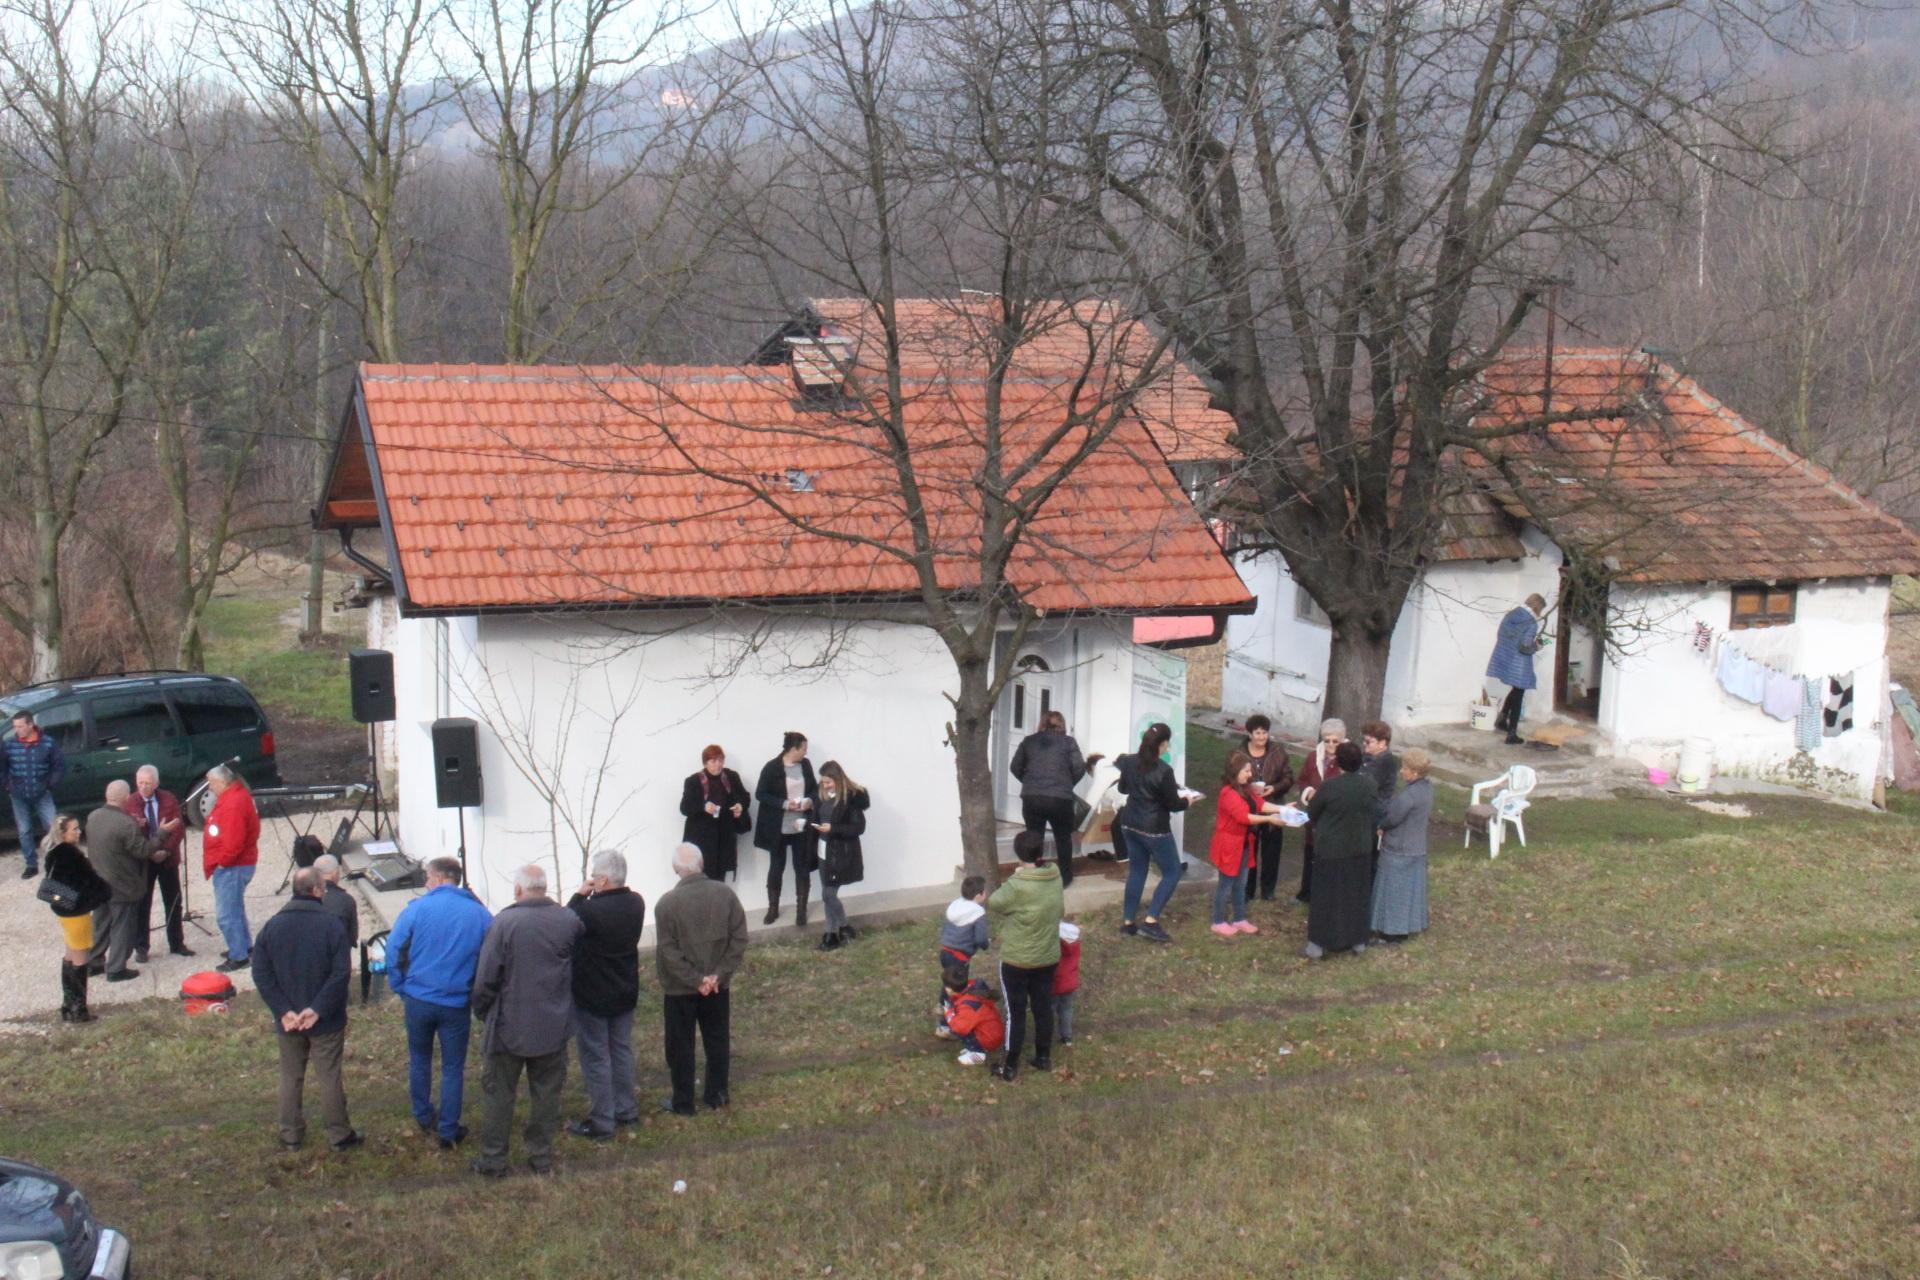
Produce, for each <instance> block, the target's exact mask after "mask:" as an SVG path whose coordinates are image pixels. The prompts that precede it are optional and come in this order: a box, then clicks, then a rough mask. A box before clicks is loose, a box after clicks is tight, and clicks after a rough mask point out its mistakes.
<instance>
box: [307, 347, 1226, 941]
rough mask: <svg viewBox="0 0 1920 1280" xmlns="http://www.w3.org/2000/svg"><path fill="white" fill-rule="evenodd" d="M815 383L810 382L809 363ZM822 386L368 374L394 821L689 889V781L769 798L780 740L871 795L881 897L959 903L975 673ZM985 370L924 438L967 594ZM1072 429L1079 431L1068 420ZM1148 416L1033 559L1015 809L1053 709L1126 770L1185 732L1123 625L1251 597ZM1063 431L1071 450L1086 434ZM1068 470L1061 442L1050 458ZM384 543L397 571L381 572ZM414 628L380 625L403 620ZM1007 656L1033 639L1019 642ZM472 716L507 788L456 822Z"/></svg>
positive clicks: (760, 876) (930, 491)
mask: <svg viewBox="0 0 1920 1280" xmlns="http://www.w3.org/2000/svg"><path fill="white" fill-rule="evenodd" d="M790 373H791V375H792V376H791V377H790ZM808 376H809V371H808V370H806V369H803V368H796V369H794V370H791V371H790V370H789V369H787V368H780V367H754V366H748V367H744V368H713V369H705V368H509V367H477V366H463V367H442V366H404V365H388V366H376V365H369V366H365V367H363V368H362V369H361V370H360V374H359V377H358V378H357V380H356V382H355V385H354V389H353V393H352V397H351V401H350V404H349V406H348V411H347V413H346V417H345V422H344V425H343V429H342V434H341V437H340V443H339V446H338V449H337V452H336V457H335V463H334V466H333V471H332V476H331V478H330V481H329V484H328V488H327V491H326V494H325V495H324V498H323V502H322V505H321V509H320V512H319V517H318V518H319V522H320V524H321V526H322V527H326V528H334V529H339V530H342V531H343V532H344V533H346V534H348V535H349V536H350V535H351V534H352V533H353V532H354V531H356V530H360V531H364V532H365V534H366V537H363V538H362V540H361V543H360V544H359V545H358V546H357V548H356V554H357V555H359V556H360V557H361V558H362V561H363V563H364V564H366V565H368V566H369V567H370V570H377V571H379V572H381V573H384V574H385V575H386V576H387V577H388V578H389V579H390V583H391V592H390V595H388V596H387V597H386V600H385V601H384V602H377V603H376V605H375V610H376V614H380V615H384V621H378V620H377V621H376V622H375V623H373V624H370V629H374V628H377V629H378V630H379V631H380V633H381V634H383V635H385V636H387V637H388V638H389V641H390V645H389V647H390V648H391V649H392V651H393V653H394V657H395V686H396V691H397V694H398V703H399V714H398V719H397V721H396V723H395V725H394V726H393V735H392V736H393V739H394V743H395V752H396V755H397V764H398V768H397V773H398V799H399V809H400V817H399V830H400V833H401V839H402V842H403V845H404V847H405V848H406V849H407V850H408V851H409V852H410V853H412V854H414V855H415V856H420V857H424V856H431V855H433V854H435V853H441V852H452V851H453V850H455V849H456V848H457V847H458V845H459V841H460V831H461V819H462V817H464V823H465V826H464V829H465V841H466V850H467V853H468V856H469V865H470V868H471V870H472V878H473V881H474V883H475V887H476V889H477V890H478V891H479V892H481V893H482V895H483V896H484V897H486V898H487V899H488V900H489V901H490V902H492V903H494V904H495V905H498V904H500V903H502V902H504V901H506V900H507V899H508V898H509V897H510V896H511V885H510V881H509V875H510V873H511V870H512V868H514V867H515V866H517V865H520V864H521V863H524V862H526V861H529V860H539V861H542V862H545V863H547V864H548V865H549V866H550V867H556V868H557V871H558V877H557V878H558V881H559V887H560V888H561V890H562V891H563V892H564V891H567V890H570V889H571V887H572V886H573V885H574V884H577V883H578V882H579V880H580V878H581V874H582V869H583V853H584V851H585V850H588V849H592V848H598V847H602V846H607V845H614V846H619V847H623V848H625V849H626V850H628V851H629V863H630V866H631V868H632V877H631V878H632V881H633V883H634V884H635V887H636V888H638V889H639V890H640V891H641V892H642V893H645V894H647V895H649V896H655V895H657V894H659V893H661V892H663V891H664V890H665V889H666V888H667V887H669V881H670V879H671V877H670V874H669V872H668V869H667V856H666V855H667V853H668V851H669V850H670V849H671V848H672V846H673V845H674V844H676V843H677V842H678V841H679V839H680V836H681V823H682V819H681V815H680V814H679V812H678V810H677V805H678V802H679V796H680V787H681V783H682V780H683V779H684V778H686V777H687V776H688V775H690V774H692V773H693V772H695V771H696V770H697V769H698V768H699V765H700V755H701V749H702V748H703V747H704V746H705V745H707V744H708V743H718V744H719V745H721V746H722V747H723V748H725V750H726V751H727V754H728V764H729V766H730V767H732V768H735V769H737V770H738V771H739V772H740V773H741V775H742V777H743V779H744V780H745V781H746V783H747V785H748V786H749V787H750V788H751V787H752V785H753V782H754V779H755V777H756V776H757V773H758V771H759V769H760V767H761V765H762V764H763V763H764V762H765V761H766V760H768V759H769V758H771V757H773V756H775V755H777V754H778V752H779V748H780V739H781V735H782V733H783V732H784V731H786V730H789V729H796V730H799V731H801V732H804V733H806V734H807V735H808V737H809V740H810V745H811V752H810V755H811V758H812V759H813V761H814V762H815V764H816V766H817V765H818V764H819V763H821V762H823V761H825V760H828V759H837V760H839V761H840V762H841V763H842V764H843V765H844V767H845V768H846V769H847V771H848V772H849V773H850V774H851V775H852V776H853V777H854V778H855V779H856V780H858V781H860V782H861V783H863V784H864V785H866V786H867V787H868V788H869V790H870V792H871V794H872V796H873V806H872V809H871V811H870V814H869V828H868V832H867V836H866V839H865V842H864V843H865V849H866V866H867V878H866V880H865V882H864V883H862V884H861V885H859V886H858V887H857V889H851V890H849V891H848V895H847V896H848V898H849V901H850V902H851V901H853V900H854V899H855V898H856V897H857V895H858V894H860V893H874V892H880V891H885V890H890V889H908V888H924V887H932V886H944V885H947V884H950V883H951V882H952V881H953V879H954V877H955V875H956V873H957V870H958V867H959V865H960V862H961V850H960V836H959V816H960V815H959V800H958V793H957V789H956V786H955V780H954V776H955V771H954V755H953V752H952V750H951V749H950V748H949V746H948V745H947V742H946V735H947V725H948V723H949V721H951V719H952V718H953V709H952V707H951V705H950V704H949V702H948V694H949V693H951V692H953V691H954V688H955V668H954V666H953V663H952V660H951V658H950V656H949V654H948V652H947V650H946V648H945V647H944V646H943V644H942V643H941V641H940V640H939V639H938V637H937V636H936V635H935V634H934V633H933V632H932V631H931V630H929V629H928V627H927V626H926V625H924V623H925V617H926V611H925V609H924V607H923V606H922V605H920V604H918V603H917V599H916V582H917V578H916V572H917V570H916V566H915V564H914V563H912V562H911V561H908V560H902V559H900V558H899V557H897V556H896V555H894V554H892V549H893V548H896V547H899V546H904V545H910V533H909V530H908V520H907V509H906V504H905V501H904V499H903V498H902V496H901V493H900V486H899V484H898V481H897V477H896V476H895V474H894V472H893V471H892V464H891V463H890V462H889V460H888V458H889V455H888V446H887V442H886V441H885V440H884V439H882V438H881V437H880V436H879V435H877V434H876V433H875V431H874V429H873V428H872V426H871V425H870V424H869V423H868V422H866V421H864V420H863V419H862V415H861V413H860V412H853V411H848V412H842V406H841V403H840V398H841V396H842V395H844V394H845V389H844V388H842V389H841V390H839V391H837V392H831V393H829V394H827V395H824V396H821V395H816V394H815V392H814V391H813V390H811V389H810V387H809V385H808V381H807V379H808ZM1068 385H1069V384H1067V383H1065V382H1063V381H1062V380H1059V379H1046V378H1038V377H1036V378H1034V379H1033V380H1032V381H1030V382H1023V383H1021V384H1020V385H1019V386H1017V387H1014V388H1010V389H1009V391H1008V392H1007V394H1006V396H1005V399H1004V403H1003V414H1002V417H1001V419H1000V428H1001V432H1002V435H1003V436H1004V437H1005V438H1006V439H1007V441H1008V446H1007V447H1008V450H1009V456H1014V455H1015V454H1017V451H1018V450H1019V449H1020V448H1021V447H1022V444H1023V442H1031V441H1033V440H1034V439H1037V438H1038V433H1040V432H1042V431H1052V430H1057V429H1058V428H1059V426H1060V424H1061V423H1062V422H1064V421H1068V420H1069V415H1070V414H1071V412H1072V408H1071V406H1069V405H1068V404H1066V402H1065V401H1064V400H1063V399H1062V397H1063V396H1066V395H1069V394H1071V393H1070V392H1068V391H1067V390H1066V387H1067V386H1068ZM984 412H985V410H984V408H983V399H982V390H981V387H980V386H979V384H978V381H977V379H976V380H973V381H968V380H965V379H961V378H955V377H947V376H925V377H923V378H921V379H918V380H916V381H914V382H912V383H910V384H909V385H908V387H907V388H906V389H905V400H904V402H903V412H902V418H901V420H902V422H903V424H904V431H905V434H906V437H907V439H908V442H909V447H910V449H911V451H912V453H913V456H914V459H915V462H916V473H917V475H918V476H919V477H920V479H921V483H922V494H921V501H923V502H924V503H926V505H927V507H928V508H929V509H930V511H931V513H932V522H933V526H934V528H935V531H936V535H937V545H936V546H935V547H934V550H933V554H932V555H931V556H930V560H929V562H930V563H931V564H932V566H933V572H934V573H935V574H936V575H937V576H938V578H939V579H940V581H941V583H942V585H943V586H946V587H949V588H952V589H954V590H956V591H957V592H958V593H959V597H960V599H961V601H962V607H964V600H965V596H966V592H967V590H968V588H969V587H970V585H971V584H972V583H974V582H977V579H978V572H979V570H978V557H977V548H978V541H979V533H978V529H979V490H978V486H977V480H976V476H977V473H978V468H979V465H980V461H981V457H982V454H981V445H980V443H979V441H980V435H981V433H980V431H979V427H980V422H981V416H982V414H983V413H984ZM1081 429H1082V428H1075V429H1074V430H1075V431H1078V430H1081ZM1148 432H1149V428H1148V426H1147V424H1146V423H1144V422H1143V421H1142V420H1140V419H1139V418H1138V417H1137V416H1129V417H1127V418H1126V419H1125V420H1123V421H1122V422H1121V424H1120V425H1119V427H1118V428H1117V429H1116V430H1115V431H1114V434H1113V435H1112V436H1111V437H1110V438H1109V439H1108V440H1107V441H1106V442H1105V443H1103V444H1100V445H1098V446H1097V447H1095V449H1094V450H1093V452H1092V454H1091V456H1090V457H1088V459H1087V460H1086V461H1085V462H1084V463H1082V464H1081V465H1080V466H1079V467H1078V468H1077V469H1075V470H1073V471H1072V472H1071V474H1070V475H1069V476H1068V477H1067V479H1066V480H1065V482H1064V483H1063V484H1062V485H1061V486H1060V488H1059V489H1058V491H1057V492H1055V493H1054V494H1053V495H1052V497H1051V498H1050V499H1049V500H1048V501H1047V502H1046V504H1045V505H1044V506H1043V508H1042V513H1041V516H1040V517H1039V519H1038V520H1037V521H1036V522H1035V524H1034V526H1033V528H1032V530H1031V532H1030V534H1029V535H1028V538H1027V540H1026V541H1025V542H1024V543H1023V544H1022V546H1021V548H1020V550H1019V551H1018V552H1016V554H1015V555H1014V557H1013V561H1012V564H1011V566H1010V568H1009V571H1008V576H1009V579H1010V582H1011V584H1012V589H1013V590H1014V591H1016V592H1017V594H1018V595H1019V596H1020V597H1021V598H1022V599H1023V600H1024V601H1025V602H1026V603H1027V604H1029V605H1032V606H1033V607H1035V608H1036V609H1038V610H1040V611H1042V614H1043V616H1042V617H1041V619H1040V621H1039V622H1037V623H1036V624H1035V625H1034V626H1033V627H1032V629H1031V630H1030V632H1029V633H1028V634H1027V635H1026V636H1025V637H1024V639H1023V640H1022V642H1021V646H1020V653H1019V655H1018V663H1019V672H1020V674H1019V676H1018V678H1017V679H1015V680H1014V681H1013V682H1012V684H1011V685H1010V686H1009V688H1008V689H1007V691H1006V694H1005V696H1004V697H1003V699H1002V701H1001V704H1000V713H999V716H998V717H997V722H996V743H995V750H994V772H995V774H996V776H997V777H999V778H1001V779H1002V782H1001V783H1000V784H999V786H998V795H997V799H998V803H999V807H1000V810H1001V812H1002V814H1003V815H1005V816H1015V815H1017V813H1018V808H1019V805H1018V793H1017V788H1016V787H1015V785H1014V784H1013V783H1012V782H1011V779H1007V778H1006V775H1005V761H1006V759H1007V757H1008V755H1009V754H1010V751H1011V745H1012V743H1013V742H1015V741H1017V738H1018V737H1019V736H1020V735H1021V734H1024V733H1025V732H1029V731H1031V730H1032V728H1033V727H1034V725H1035V723H1036V721H1037V718H1038V716H1039V714H1040V712H1041V711H1043V710H1045V709H1048V708H1051V707H1060V708H1062V709H1063V710H1065V711H1066V713H1067V715H1068V717H1069V721H1070V723H1071V724H1072V726H1073V728H1074V731H1075V732H1076V734H1077V735H1078V736H1079V737H1080V738H1081V739H1082V740H1083V741H1084V742H1087V743H1088V744H1089V749H1090V750H1092V749H1096V748H1095V747H1094V745H1093V744H1099V745H1100V746H1101V747H1104V749H1106V750H1108V751H1114V750H1117V749H1119V745H1120V744H1121V743H1122V742H1124V741H1126V740H1127V738H1128V737H1129V736H1130V735H1132V734H1134V733H1135V732H1136V731H1137V729H1138V727H1139V725H1140V724H1141V723H1142V721H1143V719H1144V720H1152V719H1167V720H1170V721H1172V722H1173V723H1175V724H1180V723H1181V719H1182V716H1181V711H1182V709H1183V705H1184V686H1183V674H1182V667H1183V663H1182V660H1181V659H1180V657H1179V655H1178V654H1174V653H1167V652H1164V651H1161V650H1157V649H1151V648H1146V647H1143V646H1139V645H1136V644H1135V643H1134V642H1133V639H1132V634H1131V628H1132V623H1133V619H1134V618H1136V617H1139V616H1153V615H1165V614H1174V615H1181V616H1190V615H1221V614H1227V613H1232V612H1235V611H1241V610H1245V609H1248V608H1251V606H1252V601H1251V597H1250V596H1249V595H1248V593H1247V591H1246V589H1245V587H1244V586H1243V585H1242V584H1241V582H1240V580H1239V578H1238V577H1237V576H1236V575H1235V573H1234V571H1233V569H1232V567H1231V565H1230V564H1229V562H1228V561H1227V559H1226V557H1225V556H1224V555H1223V554H1222V552H1221V551H1220V549H1219V547H1218V545H1217V543H1216V542H1215V541H1214V539H1213V537H1212V535H1211V534H1210V532H1209V531H1208V530H1207V528H1206V526H1205V525H1204V524H1203V523H1202V521H1201V520H1200V518H1199V516H1198V515H1197V513H1196V512H1195V511H1194V509H1193V507H1192V505H1191V503H1190V502H1189V501H1188V499H1187V498H1186V496H1185V495H1184V494H1183V493H1182V492H1181V490H1180V489H1179V487H1178V485H1177V484H1176V483H1175V482H1174V479H1173V476H1172V474H1171V472H1170V471H1168V469H1167V468H1166V466H1165V464H1164V462H1163V461H1162V460H1161V459H1160V455H1159V454H1158V452H1157V450H1156V447H1155V444H1154V441H1153V439H1152V437H1151V436H1150V435H1149V434H1148ZM1074 439H1075V436H1074V435H1073V433H1072V432H1070V433H1069V435H1068V438H1067V439H1066V440H1065V441H1063V442H1062V443H1061V444H1060V446H1059V447H1061V448H1070V447H1072V445H1073V441H1074ZM1046 456H1048V457H1051V456H1054V455H1053V454H1051V453H1049V454H1047V455H1046ZM370 552H377V554H378V556H379V558H378V559H375V558H374V555H373V554H369V553H370ZM388 611H390V612H388ZM1010 639H1011V637H1010V636H1009V640H1010ZM443 717H469V718H472V719H473V720H475V721H477V722H479V724H480V726H481V748H480V754H481V762H482V772H483V775H484V803H483V804H481V805H480V806H479V807H477V808H472V809H467V810H464V811H461V810H442V809H438V808H436V807H435V791H434V785H433V777H434V771H435V768H436V764H437V762H436V761H435V759H434V758H433V753H432V748H431V741H430V734H429V730H430V726H431V725H432V723H433V722H434V721H435V720H437V719H440V718H443ZM751 843H752V842H751V837H750V836H743V837H742V838H741V840H740V869H739V876H738V888H739V891H740V894H741V897H742V899H743V901H745V903H746V905H747V906H748V908H749V910H753V909H756V908H757V907H759V906H761V905H763V904H764V901H765V899H764V880H765V870H766V862H765V856H764V855H763V854H761V853H759V852H758V851H756V850H754V849H752V848H751Z"/></svg>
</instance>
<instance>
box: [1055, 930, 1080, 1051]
mask: <svg viewBox="0 0 1920 1280" xmlns="http://www.w3.org/2000/svg"><path fill="white" fill-rule="evenodd" d="M1078 990H1080V926H1079V925H1077V924H1074V923H1073V922H1072V921H1070V920H1062V921H1061V922H1060V963H1059V964H1058V965H1056V966H1054V970H1053V1034H1054V1036H1055V1037H1056V1038H1057V1039H1058V1040H1059V1041H1060V1043H1061V1044H1072V1043H1073V996H1074V993H1075V992H1077V991H1078Z"/></svg>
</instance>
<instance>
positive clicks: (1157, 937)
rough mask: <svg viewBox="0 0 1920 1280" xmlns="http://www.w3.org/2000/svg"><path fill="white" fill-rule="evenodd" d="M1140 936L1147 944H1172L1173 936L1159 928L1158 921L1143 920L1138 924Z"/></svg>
mask: <svg viewBox="0 0 1920 1280" xmlns="http://www.w3.org/2000/svg"><path fill="white" fill-rule="evenodd" d="M1140 936H1141V937H1143V938H1145V939H1146V940H1147V941H1148V942H1172V941H1173V935H1172V934H1170V933H1168V932H1167V931H1166V930H1165V929H1162V928H1161V927H1160V922H1159V921H1158V920H1144V921H1142V922H1141V924H1140Z"/></svg>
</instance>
